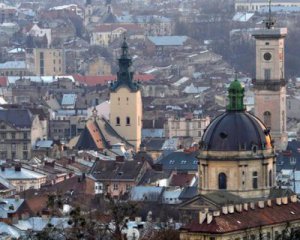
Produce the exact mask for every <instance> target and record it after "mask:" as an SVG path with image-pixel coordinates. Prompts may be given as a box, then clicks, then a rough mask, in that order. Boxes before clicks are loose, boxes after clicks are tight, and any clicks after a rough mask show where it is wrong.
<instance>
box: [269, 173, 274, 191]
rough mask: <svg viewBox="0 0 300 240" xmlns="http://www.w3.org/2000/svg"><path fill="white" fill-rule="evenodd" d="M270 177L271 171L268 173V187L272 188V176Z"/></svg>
mask: <svg viewBox="0 0 300 240" xmlns="http://www.w3.org/2000/svg"><path fill="white" fill-rule="evenodd" d="M272 175H273V174H272V170H270V171H269V187H272V185H273V181H272V179H273V176H272Z"/></svg>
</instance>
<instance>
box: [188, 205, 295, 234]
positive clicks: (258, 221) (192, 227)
mask: <svg viewBox="0 0 300 240" xmlns="http://www.w3.org/2000/svg"><path fill="white" fill-rule="evenodd" d="M294 220H298V221H299V220H300V203H299V202H296V203H288V204H282V205H277V204H276V203H274V202H273V203H272V206H271V207H269V206H265V207H264V208H259V207H258V206H255V209H249V210H248V211H242V212H234V213H231V214H221V215H220V216H218V217H214V218H213V220H212V222H211V223H210V224H208V223H207V222H206V221H205V222H203V223H202V224H199V222H198V219H197V220H195V221H194V222H192V223H190V224H188V225H187V226H185V227H184V228H183V229H185V230H187V231H189V232H203V233H215V234H221V233H228V232H234V231H241V230H245V229H251V228H257V227H260V226H266V225H274V224H281V223H288V222H292V221H294Z"/></svg>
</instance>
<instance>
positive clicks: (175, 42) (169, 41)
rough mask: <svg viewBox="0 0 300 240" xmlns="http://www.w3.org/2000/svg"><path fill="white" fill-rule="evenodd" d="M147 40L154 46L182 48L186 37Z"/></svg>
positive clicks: (158, 37)
mask: <svg viewBox="0 0 300 240" xmlns="http://www.w3.org/2000/svg"><path fill="white" fill-rule="evenodd" d="M148 39H149V40H150V41H151V42H152V43H154V44H155V45H156V46H182V45H183V44H184V43H185V41H186V40H187V39H188V37H187V36H149V37H148Z"/></svg>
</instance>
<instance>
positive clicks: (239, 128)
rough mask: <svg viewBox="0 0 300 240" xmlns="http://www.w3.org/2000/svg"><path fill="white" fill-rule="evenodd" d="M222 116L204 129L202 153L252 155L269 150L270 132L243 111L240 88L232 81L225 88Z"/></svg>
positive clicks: (241, 87) (242, 89)
mask: <svg viewBox="0 0 300 240" xmlns="http://www.w3.org/2000/svg"><path fill="white" fill-rule="evenodd" d="M228 93H229V94H228V98H229V103H228V105H227V108H226V112H225V113H223V114H221V115H219V116H218V117H216V118H215V119H214V120H213V121H212V122H211V124H210V125H209V126H208V128H207V129H206V131H205V133H204V135H203V137H202V141H201V149H202V150H206V151H256V150H265V149H271V148H272V143H271V136H270V131H269V130H268V129H266V127H265V126H264V124H263V123H262V122H261V121H260V120H259V119H258V118H256V117H255V116H254V115H252V114H250V113H248V112H246V111H245V106H244V103H243V98H244V88H243V86H242V85H241V83H240V82H239V81H238V80H237V79H236V80H234V81H233V82H232V83H231V84H230V86H229V88H228Z"/></svg>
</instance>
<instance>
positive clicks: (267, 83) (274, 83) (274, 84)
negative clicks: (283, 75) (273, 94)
mask: <svg viewBox="0 0 300 240" xmlns="http://www.w3.org/2000/svg"><path fill="white" fill-rule="evenodd" d="M252 84H253V85H254V88H255V89H257V90H269V91H279V90H280V88H281V87H284V86H285V85H286V80H285V79H272V80H271V79H270V80H264V79H263V80H261V79H255V78H254V79H252Z"/></svg>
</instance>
